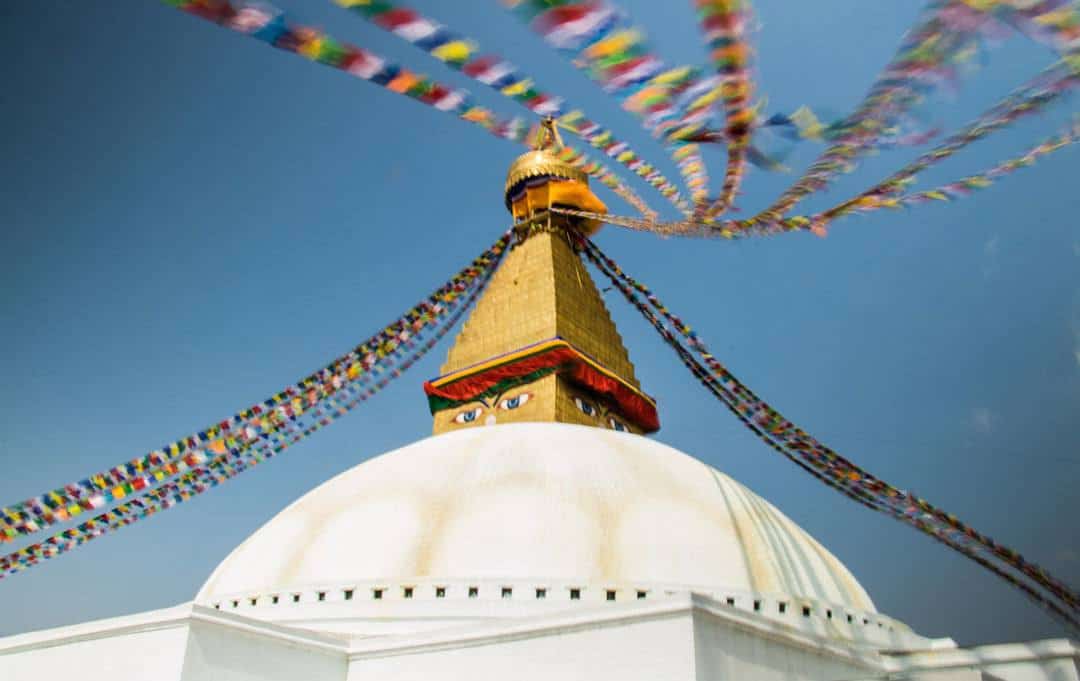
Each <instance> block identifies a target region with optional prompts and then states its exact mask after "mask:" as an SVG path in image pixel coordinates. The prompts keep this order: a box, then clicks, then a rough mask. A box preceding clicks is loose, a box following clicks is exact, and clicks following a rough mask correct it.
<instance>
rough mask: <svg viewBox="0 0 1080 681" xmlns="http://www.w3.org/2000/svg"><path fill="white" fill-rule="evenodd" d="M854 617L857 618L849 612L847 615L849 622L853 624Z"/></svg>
mask: <svg viewBox="0 0 1080 681" xmlns="http://www.w3.org/2000/svg"><path fill="white" fill-rule="evenodd" d="M853 619H855V618H854V617H852V616H851V613H848V616H847V621H848V624H851V621H852V620H853Z"/></svg>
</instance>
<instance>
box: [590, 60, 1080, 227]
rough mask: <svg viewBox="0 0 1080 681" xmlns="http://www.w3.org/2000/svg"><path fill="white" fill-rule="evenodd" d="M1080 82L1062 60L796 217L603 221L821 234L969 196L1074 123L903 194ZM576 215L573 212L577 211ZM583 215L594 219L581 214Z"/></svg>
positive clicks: (1030, 158)
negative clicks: (873, 179) (874, 176)
mask: <svg viewBox="0 0 1080 681" xmlns="http://www.w3.org/2000/svg"><path fill="white" fill-rule="evenodd" d="M1077 86H1080V63H1078V64H1076V65H1074V64H1072V63H1070V62H1069V61H1067V60H1062V61H1060V62H1058V63H1057V64H1055V65H1053V66H1051V67H1050V68H1048V69H1047V70H1045V71H1044V72H1043V73H1041V74H1039V76H1037V77H1036V78H1034V79H1032V80H1031V81H1029V82H1028V83H1026V84H1025V85H1023V86H1022V87H1020V88H1018V89H1017V90H1015V91H1014V92H1013V93H1011V94H1010V95H1009V96H1007V97H1005V98H1004V99H1003V100H1002V101H1000V102H998V103H997V104H995V105H994V106H993V107H991V108H990V109H989V110H987V111H986V112H985V113H983V114H982V115H981V116H979V117H978V118H976V119H975V120H974V121H972V122H970V123H969V124H968V125H966V126H964V128H962V129H961V130H960V131H959V132H957V133H955V134H954V135H952V136H950V137H949V138H947V139H946V140H945V141H943V142H942V143H941V144H939V145H938V146H936V147H934V148H933V149H930V150H929V151H927V152H925V153H924V154H922V155H920V156H919V157H918V158H916V159H915V160H914V161H912V162H911V163H909V164H907V165H906V166H904V167H903V168H901V169H900V170H899V171H897V172H895V173H893V174H892V175H890V176H889V177H888V178H886V179H885V180H883V181H881V182H879V183H877V184H875V185H874V186H872V187H870V188H869V189H867V190H865V191H864V192H862V193H860V194H859V195H858V196H856V197H854V198H852V199H848V200H846V201H843V202H840V203H838V204H837V205H835V206H833V207H831V208H829V209H827V210H825V211H822V212H820V213H817V214H814V215H794V216H788V217H785V218H783V219H782V220H780V221H779V222H778V223H776V224H775V225H773V226H769V225H765V224H763V223H759V222H755V220H754V218H751V219H748V220H725V221H706V220H682V221H676V222H665V223H658V222H653V221H649V220H640V219H636V218H624V217H619V216H613V215H605V216H600V217H597V218H592V219H599V220H602V221H604V222H607V223H609V224H616V225H619V226H622V227H626V228H628V229H632V230H636V231H648V232H654V233H657V234H660V235H663V236H689V237H705V238H709V237H712V238H725V239H733V238H741V237H747V236H757V235H768V234H774V233H776V232H779V231H799V230H809V231H811V232H812V233H814V234H816V235H818V236H824V235H825V234H826V233H827V229H828V226H829V225H830V224H831V223H832V222H834V221H835V220H837V219H839V218H841V217H844V216H847V215H852V214H856V213H859V214H862V213H869V212H872V211H875V210H880V209H883V208H891V209H899V208H907V207H912V206H917V205H921V204H925V203H930V202H933V201H952V200H955V199H959V198H963V197H965V196H968V195H970V194H971V193H973V192H974V191H976V190H978V189H983V188H986V187H989V186H991V185H992V184H993V183H994V182H996V181H997V180H998V179H1000V178H1001V177H1002V176H1004V175H1007V174H1009V173H1012V172H1015V171H1016V170H1019V169H1020V168H1025V167H1029V166H1031V165H1033V164H1034V163H1035V162H1037V161H1038V160H1039V159H1040V158H1041V157H1043V156H1045V155H1047V154H1049V153H1052V152H1054V151H1058V150H1060V149H1063V148H1065V147H1067V146H1069V145H1071V144H1074V143H1075V142H1076V124H1075V123H1074V124H1073V125H1071V126H1070V127H1069V128H1068V129H1067V130H1066V131H1064V132H1062V133H1061V134H1059V135H1056V136H1054V137H1052V138H1050V139H1048V140H1045V141H1043V142H1040V143H1039V144H1037V145H1036V146H1034V147H1033V148H1031V149H1029V150H1027V151H1025V152H1024V153H1023V154H1021V155H1019V156H1017V157H1015V158H1011V159H1008V160H1006V161H1003V162H1001V163H999V164H997V165H995V166H993V167H991V168H990V169H988V170H985V171H982V172H979V173H975V174H973V175H969V176H967V177H965V178H962V179H960V180H957V181H955V182H950V183H947V184H944V185H941V186H939V187H935V188H933V189H928V190H924V191H919V192H913V193H903V192H904V191H905V190H907V189H908V188H909V186H910V185H911V183H912V182H913V181H914V180H915V179H916V177H917V175H918V174H919V173H921V172H923V171H924V170H926V169H927V168H929V167H931V166H933V165H936V164H938V163H941V162H943V161H945V160H946V159H948V158H950V157H952V156H953V155H955V154H956V153H957V152H959V151H960V150H962V149H964V148H966V147H967V146H969V145H971V144H973V143H975V142H977V141H979V140H981V139H984V138H986V137H988V136H989V135H991V134H992V133H994V132H997V131H998V130H1001V129H1002V128H1004V127H1006V126H1009V125H1012V124H1013V123H1015V122H1016V121H1018V120H1020V119H1021V118H1024V117H1026V116H1030V115H1033V114H1036V113H1039V112H1041V111H1043V110H1045V109H1046V108H1047V107H1048V106H1049V105H1051V104H1053V103H1055V102H1057V101H1059V100H1060V99H1061V98H1062V97H1063V96H1065V95H1066V94H1068V93H1070V92H1071V91H1072V90H1073V88H1076V87H1077ZM576 214H577V213H575V215H576ZM579 217H590V218H591V215H585V214H581V215H579Z"/></svg>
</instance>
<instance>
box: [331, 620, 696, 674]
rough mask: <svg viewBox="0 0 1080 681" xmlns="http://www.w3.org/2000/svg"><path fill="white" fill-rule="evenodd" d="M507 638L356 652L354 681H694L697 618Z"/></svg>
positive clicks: (352, 665) (352, 670)
mask: <svg viewBox="0 0 1080 681" xmlns="http://www.w3.org/2000/svg"><path fill="white" fill-rule="evenodd" d="M587 626H588V625H586V627H581V628H575V627H564V628H553V629H548V630H546V631H544V632H532V633H518V634H514V633H507V634H504V635H501V636H497V637H493V638H491V639H486V640H480V641H476V640H474V641H472V642H469V641H466V640H462V641H459V642H456V643H449V642H447V643H444V644H435V645H425V646H417V647H416V648H414V649H412V650H408V649H406V650H398V651H393V650H386V651H377V650H372V651H369V652H357V653H354V654H353V655H352V659H351V661H350V665H349V674H348V681H369V680H370V679H393V681H433V680H434V679H438V680H439V681H454V680H456V679H461V680H462V681H465V680H467V681H483V680H485V679H491V680H492V681H496V680H497V681H508V680H512V681H551V680H552V679H559V680H560V681H573V680H575V679H582V680H585V679H587V680H588V681H597V680H599V679H617V680H618V681H656V680H657V679H663V680H664V681H691V680H692V679H694V655H693V647H692V629H691V626H692V625H691V622H690V618H689V617H686V616H685V615H683V616H678V617H663V618H654V619H649V620H647V621H632V622H621V623H620V622H616V623H612V622H609V623H605V624H601V625H599V626H598V627H595V628H587Z"/></svg>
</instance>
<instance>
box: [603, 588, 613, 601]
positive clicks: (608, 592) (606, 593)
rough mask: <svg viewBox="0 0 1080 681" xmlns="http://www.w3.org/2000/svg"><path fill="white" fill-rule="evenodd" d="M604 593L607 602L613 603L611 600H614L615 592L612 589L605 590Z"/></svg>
mask: <svg viewBox="0 0 1080 681" xmlns="http://www.w3.org/2000/svg"><path fill="white" fill-rule="evenodd" d="M604 593H605V595H606V596H607V599H608V600H609V601H613V600H615V590H614V589H608V590H607V591H605V592H604Z"/></svg>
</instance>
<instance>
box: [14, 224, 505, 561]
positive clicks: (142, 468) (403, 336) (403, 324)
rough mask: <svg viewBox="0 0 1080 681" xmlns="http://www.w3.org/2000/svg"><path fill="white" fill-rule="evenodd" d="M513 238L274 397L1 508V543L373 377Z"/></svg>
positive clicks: (110, 499)
mask: <svg viewBox="0 0 1080 681" xmlns="http://www.w3.org/2000/svg"><path fill="white" fill-rule="evenodd" d="M508 238H509V237H507V236H504V237H503V238H502V239H500V241H498V242H497V243H496V244H495V245H494V246H492V247H491V248H490V249H488V250H486V251H484V253H483V254H481V255H480V256H479V257H478V258H477V259H476V260H474V261H473V262H472V263H471V264H470V265H469V266H468V267H466V268H465V269H463V270H462V271H461V272H459V273H458V274H457V275H455V276H454V277H453V278H451V279H450V280H449V281H448V282H447V283H446V284H444V285H443V286H442V287H440V288H439V289H438V290H436V291H435V292H434V293H433V294H432V295H431V296H429V297H428V298H427V299H426V300H424V301H422V302H421V303H419V304H418V305H416V306H415V307H413V308H412V309H411V310H409V311H408V312H407V313H405V314H404V315H403V316H402V317H400V318H399V319H398V320H396V321H394V322H393V323H391V324H389V325H388V326H386V327H384V328H383V329H382V330H381V331H379V332H378V333H376V334H375V335H373V336H372V337H371V338H369V339H367V340H366V341H365V342H363V343H361V344H360V345H358V346H356V347H355V348H353V349H352V350H350V351H349V352H348V353H346V354H344V355H342V356H341V357H338V358H337V359H335V360H334V361H333V362H331V363H330V364H328V365H327V366H325V367H323V368H322V369H320V370H319V371H316V372H314V373H312V374H310V375H309V376H307V377H305V378H303V379H301V380H300V381H298V382H297V383H296V384H294V385H291V386H288V387H286V388H284V389H283V390H281V391H279V392H277V393H276V394H274V395H272V396H271V397H269V398H268V399H266V400H263V401H262V402H259V403H256V404H254V405H252V406H251V407H249V408H247V409H244V410H241V411H239V412H237V413H236V414H234V415H233V416H231V417H229V418H227V419H224V420H222V421H220V422H218V423H216V424H213V425H210V426H208V427H206V428H204V429H202V430H200V431H198V432H196V433H193V434H192V435H189V436H187V437H185V438H180V439H179V440H176V441H174V442H171V443H169V444H167V445H165V446H164V447H162V448H160V449H156V450H153V451H151V452H149V453H148V454H145V455H143V456H141V457H138V458H136V459H133V460H131V461H128V462H126V463H123V464H120V465H118V466H114V467H112V468H110V469H108V470H105V471H100V472H98V473H95V474H93V475H89V476H86V477H84V478H82V479H81V480H78V481H75V482H72V483H69V484H67V485H64V486H63V487H58V488H56V489H54V490H52V491H49V492H45V493H43V494H39V495H37V496H34V497H31V498H30V499H27V500H25V501H21V502H19V503H15V504H11V505H9V506H6V507H4V508H2V509H0V543H3V542H10V541H13V540H15V539H16V538H18V537H19V536H25V535H30V534H33V533H35V532H37V531H39V530H41V529H43V528H45V527H48V526H50V525H54V524H56V523H61V522H66V521H68V520H71V519H73V518H75V517H76V516H79V515H82V514H83V513H85V512H89V511H97V510H100V509H103V508H105V507H106V506H109V505H110V504H112V503H114V502H117V501H121V500H123V499H125V498H127V497H130V496H133V495H137V494H140V493H144V492H145V491H147V490H150V489H153V488H155V487H157V486H158V485H160V484H161V483H162V482H163V481H165V480H166V479H167V478H170V477H173V476H175V475H177V474H180V473H184V472H186V471H188V470H190V469H193V468H197V467H199V466H202V465H203V464H205V462H206V461H208V460H210V459H212V458H213V457H214V456H215V455H217V454H221V453H224V451H225V450H227V449H231V448H235V447H239V446H243V445H244V444H245V443H246V442H247V441H249V440H252V439H256V438H257V436H258V434H259V429H260V428H265V427H267V424H268V423H269V420H270V419H272V418H274V417H273V414H275V413H276V414H278V415H279V416H280V417H282V418H284V419H290V418H297V417H299V416H301V415H303V414H304V413H305V412H306V411H307V410H309V409H311V408H313V407H314V406H315V405H316V404H317V403H318V402H319V401H320V400H322V399H324V398H325V397H327V396H330V395H333V394H335V393H337V392H338V391H340V390H341V389H342V388H343V387H344V386H346V385H348V384H351V383H353V382H359V383H363V382H364V381H366V380H369V379H370V377H371V376H372V374H375V373H378V372H380V371H382V370H384V367H385V364H386V363H387V362H390V361H391V360H393V359H394V358H396V357H397V356H398V355H399V354H400V353H401V352H402V351H403V350H405V349H407V347H408V345H409V344H410V343H411V342H412V341H413V339H414V337H415V336H416V334H418V333H420V332H421V331H423V330H425V329H427V328H431V327H433V326H434V325H436V324H437V323H439V322H440V321H441V320H442V319H443V318H444V317H446V316H447V315H448V314H449V313H450V312H451V311H452V308H454V307H456V306H457V305H458V304H459V303H460V301H461V300H462V299H463V297H464V296H465V294H466V293H467V291H468V288H469V286H471V285H472V284H473V283H474V282H476V281H478V280H479V279H481V278H482V277H483V276H484V275H485V274H486V273H487V272H488V271H489V270H490V269H491V268H493V267H495V266H496V265H497V264H498V262H499V260H500V258H501V257H502V253H503V251H504V250H505V248H506V246H507V243H508Z"/></svg>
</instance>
